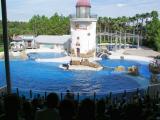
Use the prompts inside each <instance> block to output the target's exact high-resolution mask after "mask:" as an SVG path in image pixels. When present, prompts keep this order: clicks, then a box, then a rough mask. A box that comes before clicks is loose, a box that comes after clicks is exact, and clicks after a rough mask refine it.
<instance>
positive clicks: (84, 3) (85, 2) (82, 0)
mask: <svg viewBox="0 0 160 120" xmlns="http://www.w3.org/2000/svg"><path fill="white" fill-rule="evenodd" d="M76 7H91V3H90V0H78V1H77V4H76Z"/></svg>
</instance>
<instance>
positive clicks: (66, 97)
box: [64, 90, 74, 101]
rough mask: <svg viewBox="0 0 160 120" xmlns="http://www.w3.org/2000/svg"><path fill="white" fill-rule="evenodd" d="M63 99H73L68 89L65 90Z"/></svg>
mask: <svg viewBox="0 0 160 120" xmlns="http://www.w3.org/2000/svg"><path fill="white" fill-rule="evenodd" d="M64 99H65V100H72V101H73V100H74V94H73V93H71V92H70V91H69V90H67V91H66V95H65V96H64Z"/></svg>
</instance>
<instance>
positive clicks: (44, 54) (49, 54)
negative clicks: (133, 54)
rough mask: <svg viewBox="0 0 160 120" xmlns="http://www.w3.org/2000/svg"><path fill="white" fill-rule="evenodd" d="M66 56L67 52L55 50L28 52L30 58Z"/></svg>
mask: <svg viewBox="0 0 160 120" xmlns="http://www.w3.org/2000/svg"><path fill="white" fill-rule="evenodd" d="M64 56H66V55H65V53H54V52H32V53H29V54H28V57H29V59H37V58H39V59H44V58H45V59H48V58H60V57H64Z"/></svg>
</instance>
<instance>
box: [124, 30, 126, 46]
mask: <svg viewBox="0 0 160 120" xmlns="http://www.w3.org/2000/svg"><path fill="white" fill-rule="evenodd" d="M124 48H125V49H126V31H125V36H124Z"/></svg>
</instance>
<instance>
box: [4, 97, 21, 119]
mask: <svg viewBox="0 0 160 120" xmlns="http://www.w3.org/2000/svg"><path fill="white" fill-rule="evenodd" d="M4 107H5V114H6V120H19V119H20V116H19V115H18V112H19V110H20V100H19V98H18V96H16V95H15V94H10V95H7V96H6V97H5V98H4Z"/></svg>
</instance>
